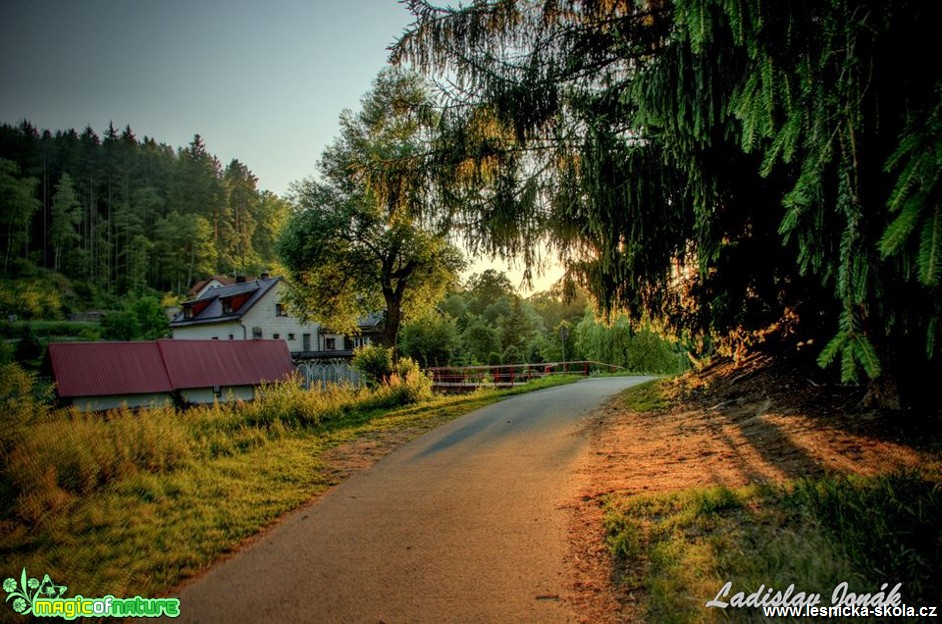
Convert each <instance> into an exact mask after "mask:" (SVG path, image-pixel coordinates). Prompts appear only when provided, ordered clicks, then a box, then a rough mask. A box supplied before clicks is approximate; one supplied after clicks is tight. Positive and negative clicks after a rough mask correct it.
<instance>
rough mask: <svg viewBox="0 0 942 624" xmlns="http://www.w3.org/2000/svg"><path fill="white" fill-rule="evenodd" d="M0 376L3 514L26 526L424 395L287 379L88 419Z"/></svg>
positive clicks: (423, 388) (397, 383)
mask: <svg viewBox="0 0 942 624" xmlns="http://www.w3.org/2000/svg"><path fill="white" fill-rule="evenodd" d="M0 375H2V378H0V408H2V410H3V411H2V414H0V428H2V430H3V431H4V434H3V438H2V445H0V453H2V456H0V459H2V460H3V462H2V468H0V478H2V483H3V485H2V487H0V492H2V493H4V494H5V495H6V497H8V498H10V499H12V500H13V504H12V505H11V506H9V507H8V509H7V516H8V517H9V516H12V517H14V518H16V519H19V520H22V521H28V522H31V523H37V522H41V521H43V519H44V518H46V517H47V516H49V515H50V514H55V513H57V512H58V511H59V510H61V509H63V508H64V507H65V506H66V505H67V504H68V503H69V502H70V501H71V500H73V499H74V498H75V497H77V496H88V495H90V494H93V493H94V492H96V491H98V490H100V489H102V488H104V487H106V486H108V485H110V484H112V483H115V482H117V481H121V480H126V479H128V478H130V477H133V476H137V475H142V474H167V473H170V472H173V471H174V470H177V469H178V468H180V467H185V466H191V465H193V464H194V463H199V462H202V461H206V460H209V459H213V458H216V457H220V456H231V455H236V454H240V453H245V452H247V451H249V450H251V449H254V448H257V447H259V446H262V445H264V444H266V443H267V442H269V441H271V440H274V439H279V438H282V437H284V436H285V435H289V434H290V433H291V432H298V431H304V430H316V429H318V428H322V427H324V426H325V425H326V424H328V423H330V422H331V421H335V420H337V419H340V418H342V417H344V416H345V415H348V414H351V413H354V412H358V411H369V410H376V409H380V408H392V407H396V406H400V405H406V404H410V403H416V402H420V401H423V400H426V399H428V398H430V397H431V382H430V381H429V380H428V378H427V377H425V376H424V375H422V374H421V373H420V372H418V371H409V372H408V373H407V375H406V376H405V377H404V378H400V377H399V376H397V375H393V376H392V377H391V378H390V380H389V382H388V383H386V384H383V385H381V386H379V387H377V388H375V389H372V390H368V389H365V388H356V387H353V386H329V387H327V388H325V389H323V390H320V391H310V390H306V389H304V388H303V387H302V384H301V381H300V379H297V378H295V379H292V380H290V381H288V382H285V383H279V384H272V385H266V386H262V387H260V388H259V389H258V392H257V397H256V399H255V400H254V401H250V402H242V401H235V402H218V403H215V404H211V405H200V406H194V407H190V408H188V409H183V410H180V409H176V408H173V407H157V408H151V409H145V410H130V409H127V408H124V409H116V410H111V411H108V412H105V413H93V414H88V413H82V412H79V411H78V410H77V409H75V408H69V409H65V410H59V411H51V410H49V409H48V408H47V407H46V406H45V405H44V403H43V401H42V400H41V397H36V396H34V395H33V394H32V392H33V387H34V381H35V380H34V378H33V377H32V376H31V375H30V374H28V373H25V372H24V371H22V370H21V369H19V368H18V367H16V366H15V365H11V366H7V367H4V368H3V369H2V370H0Z"/></svg>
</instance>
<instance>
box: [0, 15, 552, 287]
mask: <svg viewBox="0 0 942 624" xmlns="http://www.w3.org/2000/svg"><path fill="white" fill-rule="evenodd" d="M411 22H412V16H411V14H410V13H409V12H408V10H407V9H406V8H405V7H404V6H403V5H402V4H400V3H399V2H397V1H396V0H306V1H305V0H266V1H265V2H260V1H250V0H71V1H66V0H2V2H0V122H6V123H19V122H20V121H21V120H23V119H26V120H29V121H30V122H31V123H32V124H33V125H34V126H36V127H37V128H39V129H40V130H44V129H49V130H51V131H53V132H55V131H56V130H60V129H61V130H67V129H70V128H76V129H77V130H79V131H81V130H82V129H84V128H85V127H86V126H91V127H92V128H93V129H94V130H95V131H96V132H97V133H98V134H99V135H101V134H103V133H104V130H105V129H106V128H107V127H108V124H109V122H113V123H114V125H115V127H117V128H119V129H123V128H124V127H125V126H127V125H130V126H131V129H132V130H133V131H134V133H135V135H136V136H137V137H138V139H142V138H143V137H145V136H148V137H152V138H154V139H155V140H156V141H157V142H159V143H166V144H169V145H171V146H173V147H175V148H177V147H185V146H186V145H187V144H188V143H190V141H192V140H193V136H194V135H195V134H199V135H201V136H202V137H203V141H204V143H205V144H206V147H207V149H208V150H209V151H210V152H211V153H213V154H215V155H216V156H217V157H218V158H219V160H220V161H221V162H222V164H223V166H225V165H226V164H228V163H229V161H231V160H232V159H233V158H237V159H239V160H240V161H241V162H242V163H244V164H245V165H246V166H247V167H248V168H249V169H250V170H251V171H252V172H253V173H254V174H255V175H256V176H257V177H258V180H259V182H258V185H259V188H261V189H268V190H270V191H273V192H274V193H277V194H279V195H283V194H284V193H285V192H286V191H287V190H288V187H289V185H290V183H291V182H293V181H296V180H301V179H303V178H305V177H307V176H310V175H314V173H315V169H316V165H317V161H318V159H319V157H320V154H321V152H322V151H323V149H324V148H325V147H326V146H327V145H328V144H329V143H330V142H331V141H332V140H333V139H334V137H335V136H336V135H337V134H338V124H337V120H338V117H339V115H340V113H341V111H343V110H344V109H353V110H356V109H358V108H359V103H360V99H361V98H362V97H363V95H364V94H365V93H366V92H367V91H368V90H369V89H370V86H371V83H372V81H373V79H374V78H375V77H376V74H377V73H378V72H379V71H380V70H381V69H382V68H383V67H384V65H385V64H386V60H387V57H388V54H389V50H388V48H389V46H390V45H392V44H393V43H394V42H395V40H396V38H397V37H398V36H399V35H401V34H402V32H403V30H404V29H405V28H406V27H407V26H408V25H409V24H410V23H411ZM488 266H492V267H494V268H497V269H498V270H508V274H509V275H510V277H511V280H513V281H516V280H519V276H520V272H519V271H517V270H512V268H511V267H509V266H508V265H507V263H505V262H496V263H487V262H476V263H475V264H474V267H473V270H482V269H483V268H485V267H488ZM558 273H559V271H558V270H557V271H556V272H555V273H553V274H552V276H550V277H544V278H542V279H539V280H538V281H537V290H539V289H542V288H546V287H548V285H549V283H551V282H552V281H553V279H555V278H558Z"/></svg>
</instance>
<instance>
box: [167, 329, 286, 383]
mask: <svg viewBox="0 0 942 624" xmlns="http://www.w3.org/2000/svg"><path fill="white" fill-rule="evenodd" d="M157 344H158V345H160V351H161V353H163V357H164V362H166V363H167V372H168V374H169V375H170V383H171V384H172V385H173V387H174V388H176V389H180V388H212V387H213V386H254V385H257V384H259V383H262V382H272V381H282V380H284V379H285V378H287V377H289V376H290V375H291V373H292V372H294V363H293V362H292V361H291V353H290V352H289V351H288V343H287V342H285V341H284V340H158V341H157Z"/></svg>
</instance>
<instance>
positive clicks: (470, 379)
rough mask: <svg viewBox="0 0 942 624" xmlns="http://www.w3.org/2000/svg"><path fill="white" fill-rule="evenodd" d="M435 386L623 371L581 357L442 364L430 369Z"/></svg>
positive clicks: (504, 384) (506, 385)
mask: <svg viewBox="0 0 942 624" xmlns="http://www.w3.org/2000/svg"><path fill="white" fill-rule="evenodd" d="M427 370H428V371H429V372H430V373H432V380H433V386H434V387H435V388H438V389H441V390H471V389H474V388H477V387H480V386H495V387H498V388H509V387H511V386H516V385H520V384H525V383H527V382H528V381H530V380H531V379H537V378H540V377H545V376H547V375H561V374H570V375H572V374H575V375H586V376H588V375H591V374H595V373H599V372H615V371H620V370H624V369H623V368H622V367H621V366H615V365H614V364H605V363H603V362H592V361H589V360H579V361H576V362H543V363H540V364H501V365H496V366H441V367H434V368H429V369H427Z"/></svg>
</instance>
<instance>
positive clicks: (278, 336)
mask: <svg viewBox="0 0 942 624" xmlns="http://www.w3.org/2000/svg"><path fill="white" fill-rule="evenodd" d="M272 338H274V339H275V340H278V339H279V338H281V334H272Z"/></svg>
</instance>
